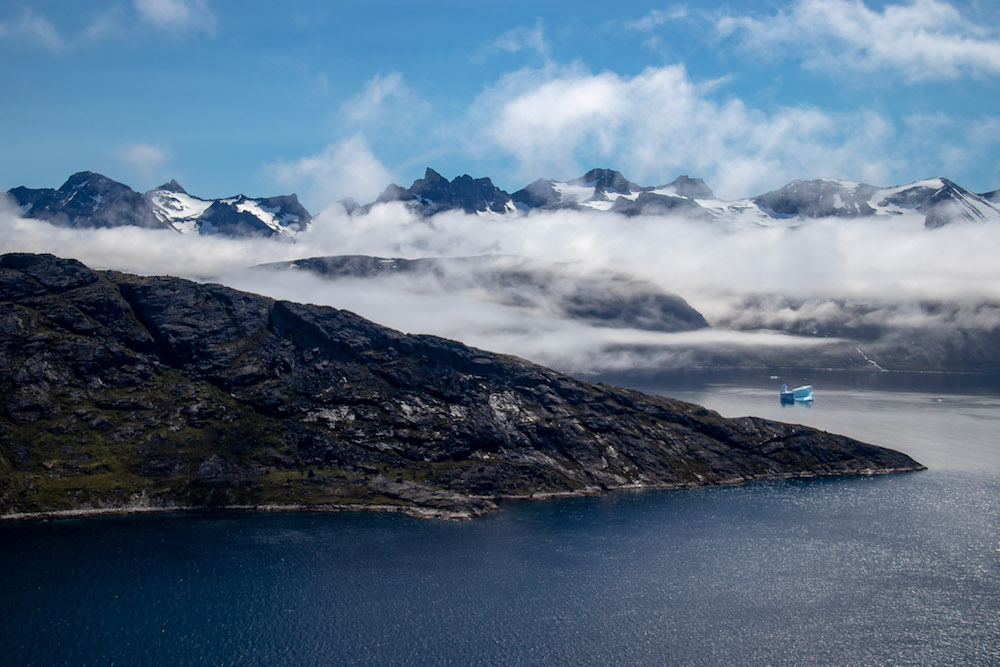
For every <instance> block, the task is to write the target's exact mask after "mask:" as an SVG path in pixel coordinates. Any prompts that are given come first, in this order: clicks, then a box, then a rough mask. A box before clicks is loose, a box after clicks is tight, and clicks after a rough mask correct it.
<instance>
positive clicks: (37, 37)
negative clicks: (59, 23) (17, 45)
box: [0, 8, 66, 52]
mask: <svg viewBox="0 0 1000 667" xmlns="http://www.w3.org/2000/svg"><path fill="white" fill-rule="evenodd" d="M6 38H14V39H17V40H22V41H25V42H28V43H29V44H34V45H36V46H40V47H42V48H43V49H46V50H48V51H53V52H59V51H62V50H63V49H64V48H65V47H66V43H65V41H64V40H63V38H62V36H60V34H59V31H58V30H56V27H55V26H54V25H53V24H52V22H51V21H49V20H48V19H47V18H45V17H44V16H42V15H41V14H37V13H36V12H35V11H34V10H32V9H30V8H26V9H25V10H24V11H23V12H21V15H20V16H19V17H18V18H16V19H14V20H12V21H8V22H5V23H0V39H6Z"/></svg>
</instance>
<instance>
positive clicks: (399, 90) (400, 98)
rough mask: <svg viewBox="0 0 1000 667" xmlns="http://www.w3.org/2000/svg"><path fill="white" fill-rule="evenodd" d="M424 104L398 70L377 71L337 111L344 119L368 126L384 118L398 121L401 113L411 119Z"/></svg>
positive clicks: (425, 104) (424, 110) (424, 108)
mask: <svg viewBox="0 0 1000 667" xmlns="http://www.w3.org/2000/svg"><path fill="white" fill-rule="evenodd" d="M427 109H428V105H427V103H426V102H424V101H423V100H421V99H420V97H419V96H418V95H417V94H416V93H415V92H414V91H413V90H412V89H410V87H409V86H407V85H406V83H405V82H404V81H403V75H402V74H400V73H399V72H390V73H388V74H385V75H382V74H377V75H375V76H374V77H372V78H371V79H369V80H368V81H367V82H366V83H365V85H364V87H363V88H362V90H361V92H360V93H358V94H357V95H355V96H354V97H352V98H351V99H349V100H348V101H347V102H345V103H344V105H343V107H342V109H341V111H342V113H343V115H344V117H345V118H346V119H347V121H348V122H350V123H352V124H354V125H356V126H370V125H374V124H376V123H380V122H382V121H385V120H387V119H389V120H391V121H393V122H394V123H398V120H399V117H400V115H401V114H405V115H406V116H408V117H410V118H413V116H414V115H421V114H423V113H424V112H426V111H427Z"/></svg>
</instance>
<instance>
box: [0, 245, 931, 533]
mask: <svg viewBox="0 0 1000 667" xmlns="http://www.w3.org/2000/svg"><path fill="white" fill-rule="evenodd" d="M0 295H2V297H0V298H2V301H0V311H2V312H0V391H2V395H3V396H4V400H3V404H2V411H0V513H2V514H4V515H7V516H12V515H18V514H23V513H44V512H52V511H72V510H91V511H93V510H100V509H101V508H105V509H107V508H112V509H116V510H118V509H122V508H124V509H126V510H129V509H131V510H141V509H149V508H174V507H234V506H238V507H246V506H252V507H266V506H274V505H280V506H310V507H317V508H329V507H345V506H346V507H355V508H360V507H378V508H382V509H397V510H404V511H410V512H414V513H422V514H425V515H432V516H449V517H459V516H475V515H478V514H481V513H483V512H487V511H490V510H492V509H495V507H496V505H495V502H496V501H497V500H498V499H500V498H504V497H529V496H532V495H535V494H548V493H581V492H598V491H603V490H608V489H615V488H633V487H676V486H687V485H699V484H724V483H735V482H743V481H747V480H755V479H768V478H784V477H797V476H812V475H843V474H869V473H883V472H900V471H911V470H917V469H920V468H921V466H920V465H919V464H918V463H916V462H915V461H913V460H912V459H910V458H909V457H907V456H906V455H904V454H901V453H899V452H895V451H892V450H888V449H883V448H880V447H874V446H870V445H866V444H863V443H860V442H857V441H853V440H850V439H848V438H844V437H841V436H836V435H831V434H828V433H823V432H819V431H815V430H811V429H808V428H805V427H801V426H792V425H786V424H779V423H773V422H768V421H765V420H761V419H756V418H742V419H724V418H722V417H720V416H719V415H718V414H716V413H714V412H711V411H708V410H705V409H704V408H701V407H698V406H696V405H691V404H687V403H682V402H679V401H674V400H670V399H666V398H657V397H650V396H645V395H642V394H640V393H637V392H634V391H626V390H622V389H615V388H612V387H607V386H603V385H592V384H587V383H583V382H578V381H576V380H574V379H572V378H570V377H567V376H564V375H560V374H558V373H555V372H553V371H550V370H547V369H545V368H541V367H539V366H535V365H533V364H529V363H527V362H525V361H521V360H519V359H515V358H510V357H504V356H501V355H496V354H491V353H489V352H483V351H480V350H475V349H471V348H468V347H465V346H463V345H461V344H459V343H455V342H452V341H448V340H443V339H439V338H434V337H430V336H411V335H403V334H401V333H398V332H395V331H392V330H389V329H386V328H383V327H380V326H378V325H376V324H373V323H371V322H369V321H366V320H364V319H362V318H360V317H358V316H356V315H353V314H351V313H349V312H345V311H340V310H336V309H333V308H326V307H317V306H305V305H300V304H296V303H290V302H286V301H275V300H272V299H268V298H264V297H261V296H256V295H253V294H246V293H242V292H237V291H234V290H231V289H228V288H225V287H221V286H218V285H206V284H199V283H193V282H189V281H185V280H180V279H176V278H161V277H152V278H149V277H138V276H133V275H126V274H120V273H113V272H96V271H92V270H90V269H89V268H87V267H86V266H84V265H82V264H80V263H79V262H76V261H75V260H68V259H58V258H55V257H52V256H47V255H28V254H9V255H3V256H0Z"/></svg>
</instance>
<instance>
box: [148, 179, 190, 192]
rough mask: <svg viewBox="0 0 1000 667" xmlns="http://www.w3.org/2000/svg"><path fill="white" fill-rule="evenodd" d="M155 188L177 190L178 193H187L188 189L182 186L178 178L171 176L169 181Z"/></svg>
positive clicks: (169, 190) (168, 190)
mask: <svg viewBox="0 0 1000 667" xmlns="http://www.w3.org/2000/svg"><path fill="white" fill-rule="evenodd" d="M154 189H155V190H166V191H167V192H176V193H178V194H182V195H186V194H188V191H187V190H185V189H184V188H182V187H181V184H180V183H178V182H177V179H176V178H171V179H170V182H169V183H164V184H163V185H161V186H160V187H158V188H154Z"/></svg>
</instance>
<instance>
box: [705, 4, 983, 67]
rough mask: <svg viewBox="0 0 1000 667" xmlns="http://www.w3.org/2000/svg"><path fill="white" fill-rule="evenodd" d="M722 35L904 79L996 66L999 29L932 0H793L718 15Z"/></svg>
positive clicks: (810, 61) (811, 60)
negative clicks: (784, 5) (889, 0)
mask: <svg viewBox="0 0 1000 667" xmlns="http://www.w3.org/2000/svg"><path fill="white" fill-rule="evenodd" d="M716 29H717V30H718V31H719V33H721V34H722V35H723V36H734V37H736V38H738V39H739V42H740V44H741V45H742V46H744V47H746V48H749V49H752V50H754V51H756V52H758V53H766V54H768V55H770V56H771V57H774V58H781V57H783V56H786V55H793V57H798V58H801V59H802V60H803V64H804V65H805V66H806V67H808V68H811V69H817V70H823V71H830V72H837V71H840V70H849V71H861V72H865V73H871V72H875V71H879V70H886V71H890V72H898V73H900V74H901V75H902V76H904V77H906V78H907V79H909V80H911V81H920V80H942V79H954V78H957V77H960V76H963V75H966V74H973V75H987V76H995V75H997V74H1000V37H998V34H997V31H996V29H991V28H987V27H984V26H980V25H976V24H975V23H973V22H972V21H971V20H970V19H968V18H966V17H965V16H963V15H962V13H961V12H959V10H958V9H956V8H955V7H954V6H953V5H951V4H948V3H946V2H941V1H940V0H912V1H911V2H909V3H907V4H889V5H886V6H884V7H883V8H882V9H881V11H879V10H873V9H870V8H869V7H868V6H867V5H866V4H865V3H864V2H862V1H860V0H798V2H796V3H795V4H794V6H793V7H792V9H791V10H790V11H787V12H786V11H779V12H778V13H777V14H775V15H773V16H768V17H752V16H745V15H736V16H725V17H723V18H721V19H719V20H718V21H717V22H716Z"/></svg>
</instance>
